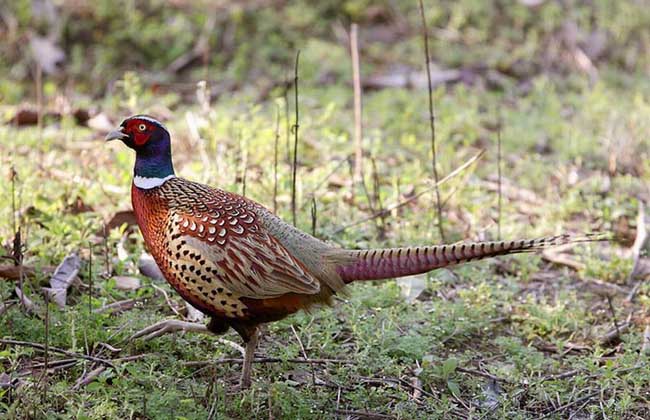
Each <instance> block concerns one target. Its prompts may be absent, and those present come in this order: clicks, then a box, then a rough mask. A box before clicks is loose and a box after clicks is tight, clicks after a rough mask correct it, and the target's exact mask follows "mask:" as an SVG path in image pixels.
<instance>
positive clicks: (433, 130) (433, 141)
mask: <svg viewBox="0 0 650 420" xmlns="http://www.w3.org/2000/svg"><path fill="white" fill-rule="evenodd" d="M419 2H420V15H421V17H422V38H423V40H424V56H425V59H426V67H427V87H428V91H429V125H430V126H431V172H433V181H434V183H435V184H434V185H435V188H434V190H435V197H436V202H435V205H436V210H437V212H438V215H437V216H438V231H439V233H440V239H441V240H442V241H443V242H444V241H445V230H444V226H443V224H442V202H441V200H440V189H439V188H438V169H437V160H438V156H437V152H436V117H435V113H434V109H433V86H432V84H431V64H430V61H431V59H430V58H429V36H428V34H427V20H426V17H425V15H424V4H422V0H419Z"/></svg>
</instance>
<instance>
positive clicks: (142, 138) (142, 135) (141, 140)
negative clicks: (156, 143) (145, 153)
mask: <svg viewBox="0 0 650 420" xmlns="http://www.w3.org/2000/svg"><path fill="white" fill-rule="evenodd" d="M149 137H151V133H150V132H149V131H144V132H142V131H138V130H135V132H134V133H133V143H135V145H136V146H142V145H144V144H145V143H146V142H148V141H149Z"/></svg>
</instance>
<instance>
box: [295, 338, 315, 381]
mask: <svg viewBox="0 0 650 420" xmlns="http://www.w3.org/2000/svg"><path fill="white" fill-rule="evenodd" d="M291 332H293V336H294V337H296V340H297V341H298V344H299V345H300V350H301V351H302V356H303V357H304V358H305V359H307V360H309V357H308V356H307V350H305V346H304V345H303V344H302V340H301V339H300V336H299V335H298V332H297V331H296V329H295V328H294V327H293V325H291ZM309 366H310V368H311V384H312V385H316V372H315V371H314V364H313V363H310V364H309Z"/></svg>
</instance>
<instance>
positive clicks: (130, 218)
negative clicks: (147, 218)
mask: <svg viewBox="0 0 650 420" xmlns="http://www.w3.org/2000/svg"><path fill="white" fill-rule="evenodd" d="M137 223H138V222H137V221H136V220H135V214H134V213H133V210H123V211H118V212H116V213H115V214H114V215H113V217H111V220H109V221H108V223H106V234H107V235H108V232H110V231H111V230H113V229H116V228H119V227H121V226H122V225H123V224H126V225H127V226H133V225H136V224H137ZM96 234H97V236H104V229H100V230H99V231H98V232H97V233H96Z"/></svg>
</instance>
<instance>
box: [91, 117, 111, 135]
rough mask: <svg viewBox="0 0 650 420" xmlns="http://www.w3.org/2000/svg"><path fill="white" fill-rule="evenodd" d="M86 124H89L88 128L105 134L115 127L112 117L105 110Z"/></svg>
mask: <svg viewBox="0 0 650 420" xmlns="http://www.w3.org/2000/svg"><path fill="white" fill-rule="evenodd" d="M86 125H88V128H91V129H93V130H95V131H98V132H100V133H104V134H106V133H108V132H109V131H111V130H112V129H113V128H114V127H115V126H114V124H113V123H112V122H111V120H110V118H108V116H107V115H106V114H104V113H103V112H100V113H99V114H97V115H95V116H94V117H92V118H90V119H88V120H87V121H86Z"/></svg>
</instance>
